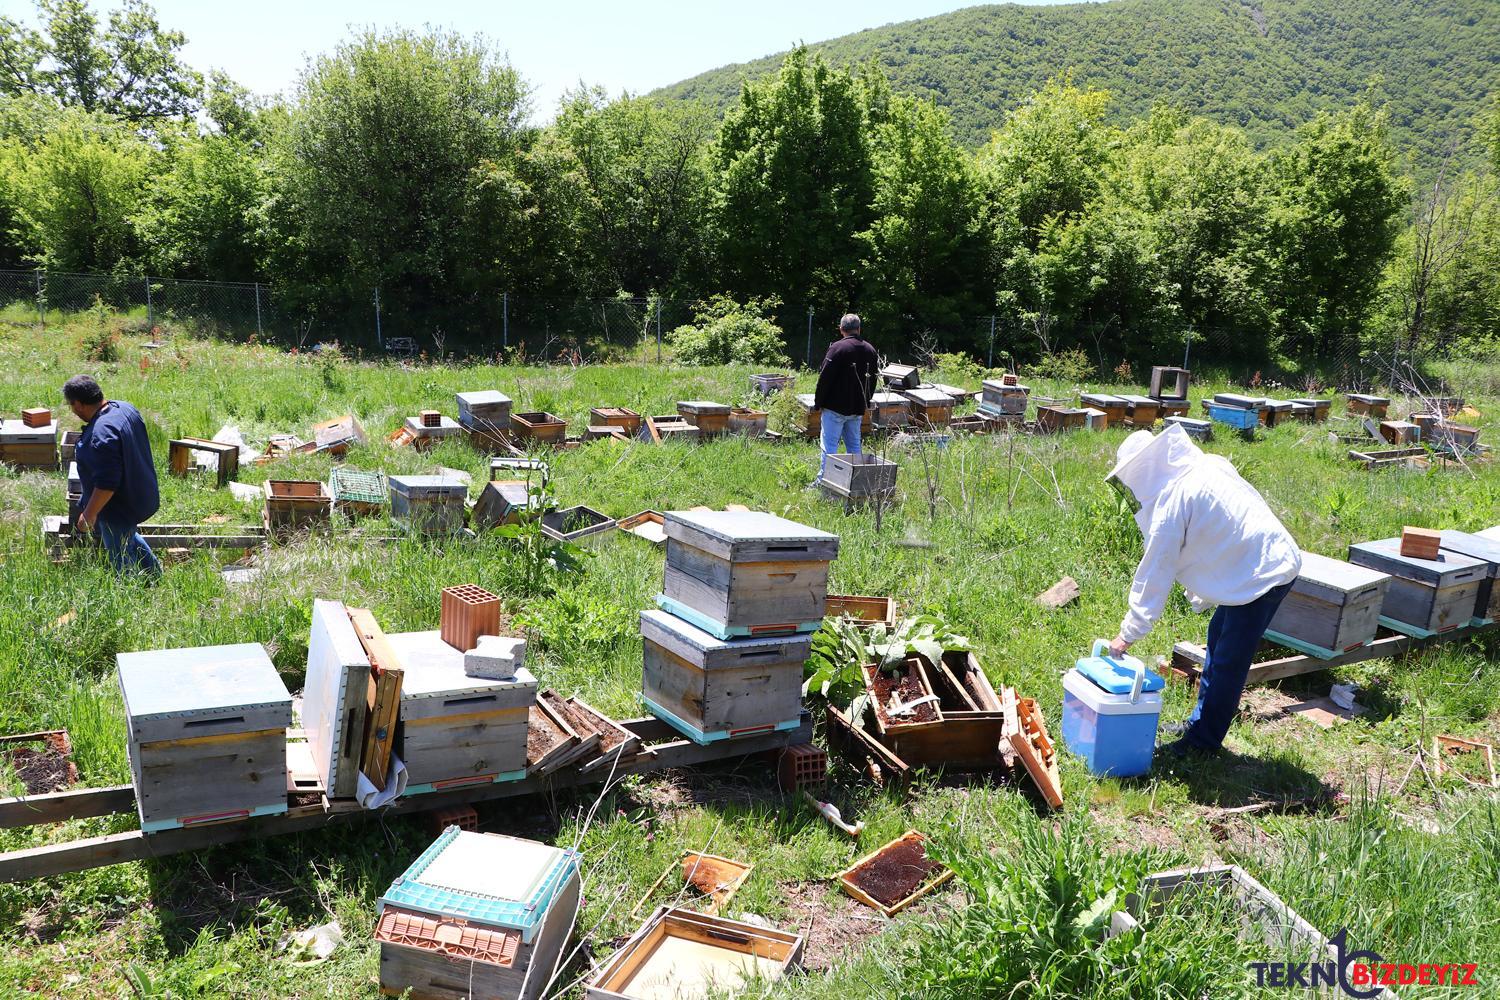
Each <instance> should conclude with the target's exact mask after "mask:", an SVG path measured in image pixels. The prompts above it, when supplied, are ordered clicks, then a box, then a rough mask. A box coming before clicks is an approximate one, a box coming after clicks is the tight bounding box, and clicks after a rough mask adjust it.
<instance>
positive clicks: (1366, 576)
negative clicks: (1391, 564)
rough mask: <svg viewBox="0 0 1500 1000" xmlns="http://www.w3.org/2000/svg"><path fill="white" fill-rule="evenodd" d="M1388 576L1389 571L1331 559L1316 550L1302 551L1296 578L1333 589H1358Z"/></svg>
mask: <svg viewBox="0 0 1500 1000" xmlns="http://www.w3.org/2000/svg"><path fill="white" fill-rule="evenodd" d="M1389 578H1390V574H1389V573H1382V572H1380V570H1378V569H1371V568H1370V567H1368V566H1356V565H1355V564H1354V563H1351V562H1345V561H1344V560H1342V559H1332V558H1330V557H1328V556H1324V555H1319V554H1318V553H1316V552H1308V551H1306V550H1303V552H1302V569H1301V571H1300V572H1298V574H1297V579H1299V580H1305V581H1307V582H1309V583H1316V584H1320V585H1321V586H1324V587H1329V588H1331V589H1333V590H1343V591H1348V590H1359V589H1360V588H1362V587H1368V586H1371V585H1372V584H1377V583H1379V582H1380V581H1382V580H1386V579H1389Z"/></svg>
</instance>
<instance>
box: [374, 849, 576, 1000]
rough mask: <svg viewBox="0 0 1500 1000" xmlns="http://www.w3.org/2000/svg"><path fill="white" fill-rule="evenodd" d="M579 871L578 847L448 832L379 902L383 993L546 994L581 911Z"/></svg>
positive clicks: (516, 997)
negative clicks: (579, 910)
mask: <svg viewBox="0 0 1500 1000" xmlns="http://www.w3.org/2000/svg"><path fill="white" fill-rule="evenodd" d="M579 868H580V864H579V855H578V853H577V852H576V851H572V850H567V849H563V848H557V847H551V846H548V845H546V844H539V843H536V842H535V841H530V840H520V839H518V838H515V837H502V836H499V835H496V834H488V833H475V832H472V831H464V830H460V829H459V828H458V827H457V826H450V827H448V828H447V829H446V830H444V831H443V833H442V835H441V836H439V837H438V839H437V840H436V841H434V842H433V844H432V846H431V847H429V848H428V849H427V850H426V851H424V852H423V853H422V856H421V857H419V858H418V859H417V860H416V861H415V862H413V863H412V865H411V867H410V868H408V869H407V870H406V872H405V874H403V875H401V876H400V877H399V878H397V879H396V880H395V881H394V882H392V883H391V886H390V888H389V889H387V890H386V891H385V893H384V895H382V896H381V897H380V911H379V916H378V917H377V918H376V923H375V940H376V941H378V942H380V992H381V993H382V994H384V995H386V996H410V997H412V998H413V1000H460V998H462V1000H535V998H538V997H540V996H542V994H543V991H544V990H545V989H546V988H547V985H548V983H549V982H551V980H552V974H553V971H554V970H555V969H556V967H557V965H558V960H559V958H560V957H561V955H562V950H563V947H564V945H566V944H567V941H568V938H569V936H570V935H571V933H572V929H573V923H574V918H575V917H576V915H577V913H578V904H579V893H580V889H581V879H580V875H579ZM408 991H409V992H408Z"/></svg>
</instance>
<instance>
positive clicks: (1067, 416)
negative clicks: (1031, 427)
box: [1036, 406, 1089, 434]
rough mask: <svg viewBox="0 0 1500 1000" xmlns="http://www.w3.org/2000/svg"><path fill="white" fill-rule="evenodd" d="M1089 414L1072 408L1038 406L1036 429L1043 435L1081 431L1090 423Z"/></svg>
mask: <svg viewBox="0 0 1500 1000" xmlns="http://www.w3.org/2000/svg"><path fill="white" fill-rule="evenodd" d="M1088 412H1089V411H1088V410H1081V409H1077V408H1075V407H1071V406H1038V407H1037V408H1036V429H1037V430H1038V431H1039V432H1041V433H1042V434H1061V433H1062V432H1064V431H1076V430H1081V429H1082V428H1083V427H1084V425H1085V424H1087V423H1088Z"/></svg>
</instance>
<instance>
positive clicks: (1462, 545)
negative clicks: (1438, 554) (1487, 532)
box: [1438, 531, 1500, 578]
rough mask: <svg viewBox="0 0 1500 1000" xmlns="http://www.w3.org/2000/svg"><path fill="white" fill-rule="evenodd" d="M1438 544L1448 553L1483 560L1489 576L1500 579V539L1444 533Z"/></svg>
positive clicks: (1457, 532)
mask: <svg viewBox="0 0 1500 1000" xmlns="http://www.w3.org/2000/svg"><path fill="white" fill-rule="evenodd" d="M1438 537H1439V539H1440V541H1439V544H1440V545H1441V546H1442V547H1443V548H1445V549H1447V550H1448V551H1450V552H1458V553H1461V554H1462V555H1466V556H1472V557H1473V558H1475V559H1483V560H1484V561H1485V562H1487V563H1489V564H1490V576H1492V577H1496V578H1500V538H1488V537H1485V536H1484V535H1471V534H1469V533H1468V532H1467V531H1444V532H1442V533H1441V534H1440V535H1439V536H1438Z"/></svg>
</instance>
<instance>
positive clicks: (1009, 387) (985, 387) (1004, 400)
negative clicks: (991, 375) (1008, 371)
mask: <svg viewBox="0 0 1500 1000" xmlns="http://www.w3.org/2000/svg"><path fill="white" fill-rule="evenodd" d="M1007 377H1010V376H1007ZM1030 396H1031V389H1030V388H1028V387H1027V386H1024V385H1020V384H1018V383H1017V382H1015V381H1013V380H1012V381H1009V382H1007V381H1006V380H1005V379H1003V378H1002V379H998V380H996V379H985V380H984V381H983V382H981V383H980V390H979V410H980V412H981V413H985V414H989V415H994V416H1018V415H1020V414H1024V413H1025V412H1026V404H1027V401H1028V400H1029V398H1030Z"/></svg>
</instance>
